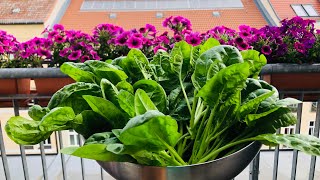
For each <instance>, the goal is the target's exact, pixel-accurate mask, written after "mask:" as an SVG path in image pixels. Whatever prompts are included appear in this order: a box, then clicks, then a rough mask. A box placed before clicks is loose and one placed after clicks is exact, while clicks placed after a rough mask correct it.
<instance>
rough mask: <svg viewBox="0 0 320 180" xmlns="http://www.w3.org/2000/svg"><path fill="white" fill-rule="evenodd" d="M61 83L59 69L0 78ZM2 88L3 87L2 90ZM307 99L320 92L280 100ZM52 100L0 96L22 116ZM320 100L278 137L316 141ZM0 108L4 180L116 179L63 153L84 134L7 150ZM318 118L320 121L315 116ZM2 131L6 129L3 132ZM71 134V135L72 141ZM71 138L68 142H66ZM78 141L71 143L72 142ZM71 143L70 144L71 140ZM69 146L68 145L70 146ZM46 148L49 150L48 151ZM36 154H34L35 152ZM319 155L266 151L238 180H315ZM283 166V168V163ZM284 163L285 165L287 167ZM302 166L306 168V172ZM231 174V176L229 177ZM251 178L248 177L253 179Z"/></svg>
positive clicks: (273, 69) (5, 72)
mask: <svg viewBox="0 0 320 180" xmlns="http://www.w3.org/2000/svg"><path fill="white" fill-rule="evenodd" d="M318 67H319V66H312V67H311V68H310V67H306V66H301V65H297V66H295V67H294V68H292V69H291V70H290V72H295V73H298V72H319V71H320V68H318ZM286 72H288V71H287V70H284V69H283V68H282V67H281V66H266V67H265V68H264V69H263V71H262V74H266V73H267V74H268V73H286ZM48 77H50V78H59V77H66V75H64V74H62V73H61V72H60V70H59V69H54V68H50V69H49V68H48V69H47V68H42V69H15V68H12V69H0V79H5V78H48ZM0 86H3V84H2V85H0ZM308 94H312V95H315V94H316V95H320V89H315V90H298V89H297V90H290V91H280V95H281V97H285V96H291V95H294V96H295V97H298V99H300V100H302V101H303V99H304V97H305V96H306V95H308ZM50 97H51V95H46V94H37V93H31V94H7V95H0V100H10V101H12V107H10V109H6V112H8V111H13V114H12V115H19V114H20V113H21V112H22V110H23V109H26V108H21V107H19V100H22V99H29V100H30V102H31V103H37V101H39V100H41V99H48V98H50ZM319 102H320V99H318V100H317V103H316V102H313V103H312V102H309V104H308V103H302V104H299V105H298V106H297V107H293V108H295V109H296V112H294V113H296V114H297V119H298V121H297V124H296V126H295V127H291V128H292V129H291V130H290V129H287V130H285V129H282V130H280V129H279V130H278V132H282V133H284V132H286V133H290V132H293V131H294V133H297V134H299V133H309V134H312V135H314V136H316V137H319V127H320V106H317V105H316V104H319ZM307 107H310V112H312V113H313V115H312V116H310V118H311V119H310V120H312V121H313V123H311V121H310V120H308V121H310V123H307V126H306V125H305V124H306V122H304V121H303V120H304V119H306V118H308V117H307V116H306V117H304V116H305V115H304V114H303V112H305V109H306V108H307ZM1 109H2V108H0V120H1V121H0V153H1V159H0V160H1V161H2V162H1V163H2V167H1V165H0V179H7V180H10V179H13V180H15V179H25V180H29V179H39V177H40V179H44V180H47V179H52V178H55V179H64V180H65V179H90V180H91V179H113V178H112V177H111V176H110V175H108V174H107V173H105V172H104V171H103V170H102V169H101V168H100V167H99V166H98V164H97V163H95V162H94V161H91V160H85V159H81V158H76V157H70V156H66V155H63V154H60V153H59V149H60V148H63V147H64V146H66V145H70V144H72V145H77V144H81V142H82V139H81V138H80V136H79V135H76V134H75V133H74V132H68V131H67V132H65V131H63V132H57V133H54V134H53V135H52V136H51V137H52V138H51V140H50V143H51V145H52V146H46V145H48V142H42V143H40V144H39V145H37V146H33V147H29V146H21V145H20V146H16V147H17V151H12V150H11V151H7V150H8V149H10V148H8V146H9V145H7V144H6V143H5V142H8V141H5V139H4V136H5V134H4V132H3V126H4V123H5V120H7V119H4V118H3V116H4V112H2V111H1ZM314 116H315V117H314ZM1 126H2V127H1ZM71 135H72V136H71ZM66 137H67V139H66ZM71 137H72V138H73V139H70V138H71ZM68 139H69V140H68ZM67 141H69V143H67ZM46 147H47V148H48V147H50V148H49V149H46ZM30 148H31V149H33V150H30ZM316 159H317V158H316V157H315V156H308V155H306V154H304V153H301V152H298V151H297V150H291V149H286V148H285V147H279V146H278V147H276V148H272V149H269V148H268V147H264V148H263V149H262V150H261V152H260V153H259V154H258V156H257V157H256V158H255V159H254V161H253V162H252V163H251V164H250V166H249V167H248V168H247V169H246V170H244V172H242V173H241V174H240V175H239V176H238V177H236V178H235V179H236V180H241V179H243V180H244V179H250V180H258V179H262V180H264V179H266V180H267V179H273V180H277V179H279V180H282V179H284V177H285V179H289V178H290V179H292V180H294V179H309V180H315V179H320V166H319V165H320V164H318V165H317V163H316ZM282 162H283V163H282ZM284 163H285V164H284ZM301 166H302V167H301ZM226 173H227V172H226ZM248 176H249V178H248Z"/></svg>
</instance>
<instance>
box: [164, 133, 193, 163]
mask: <svg viewBox="0 0 320 180" xmlns="http://www.w3.org/2000/svg"><path fill="white" fill-rule="evenodd" d="M159 140H160V141H161V142H162V143H163V145H165V146H166V147H167V148H168V151H169V152H170V154H171V155H173V156H174V157H175V158H176V159H177V160H178V162H179V163H181V164H182V165H187V163H186V162H184V160H183V159H182V158H181V157H180V156H179V154H178V153H177V151H176V150H175V149H174V148H172V147H171V146H170V145H169V144H167V143H166V142H165V141H163V140H162V139H159Z"/></svg>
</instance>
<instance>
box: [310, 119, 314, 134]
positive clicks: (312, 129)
mask: <svg viewBox="0 0 320 180" xmlns="http://www.w3.org/2000/svg"><path fill="white" fill-rule="evenodd" d="M314 125H315V122H314V121H310V122H309V135H312V136H313V135H314Z"/></svg>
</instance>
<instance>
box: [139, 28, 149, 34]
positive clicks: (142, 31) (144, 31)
mask: <svg viewBox="0 0 320 180" xmlns="http://www.w3.org/2000/svg"><path fill="white" fill-rule="evenodd" d="M139 32H140V33H146V32H147V29H146V28H144V27H142V28H140V29H139Z"/></svg>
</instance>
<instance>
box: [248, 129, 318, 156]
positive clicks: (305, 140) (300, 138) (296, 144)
mask: <svg viewBox="0 0 320 180" xmlns="http://www.w3.org/2000/svg"><path fill="white" fill-rule="evenodd" d="M253 139H255V140H259V141H262V142H265V141H267V142H269V143H273V144H281V145H285V146H286V147H289V148H293V149H297V150H299V151H302V152H304V153H307V154H310V155H314V156H320V140H319V138H316V137H314V136H308V135H303V134H262V135H259V136H257V137H254V138H253Z"/></svg>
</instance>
